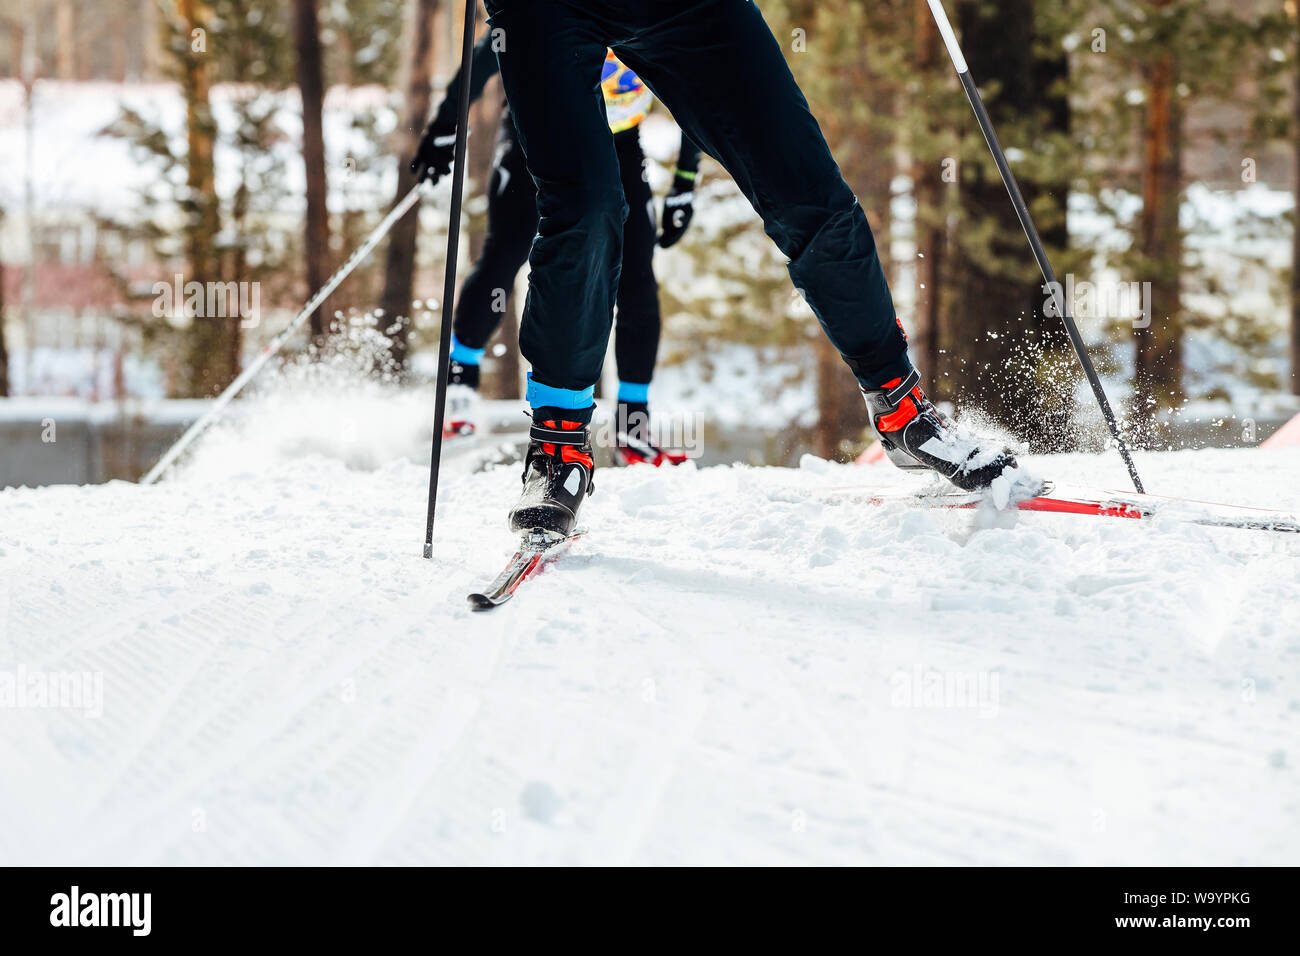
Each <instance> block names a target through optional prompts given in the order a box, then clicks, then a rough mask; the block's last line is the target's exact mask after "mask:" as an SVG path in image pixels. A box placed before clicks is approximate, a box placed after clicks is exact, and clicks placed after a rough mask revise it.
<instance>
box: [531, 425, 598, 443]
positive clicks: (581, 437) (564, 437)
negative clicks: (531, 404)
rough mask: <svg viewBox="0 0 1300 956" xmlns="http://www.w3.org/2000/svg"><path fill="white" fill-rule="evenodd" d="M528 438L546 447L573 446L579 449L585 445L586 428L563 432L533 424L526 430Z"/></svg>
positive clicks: (558, 429)
mask: <svg viewBox="0 0 1300 956" xmlns="http://www.w3.org/2000/svg"><path fill="white" fill-rule="evenodd" d="M528 437H529V438H531V439H532V440H533V441H539V442H542V443H543V444H547V445H573V446H575V447H578V448H581V447H582V446H583V445H585V444H587V427H586V426H585V425H584V426H583V427H582V428H574V429H572V430H570V431H565V430H563V429H560V428H547V427H546V426H545V425H539V424H538V423H537V422H534V423H533V425H532V427H531V428H530V429H529V430H528Z"/></svg>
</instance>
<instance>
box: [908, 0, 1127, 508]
mask: <svg viewBox="0 0 1300 956" xmlns="http://www.w3.org/2000/svg"><path fill="white" fill-rule="evenodd" d="M928 2H929V4H930V12H931V13H932V14H934V21H935V23H936V24H937V25H938V27H939V33H940V35H942V37H943V42H944V46H946V47H947V48H948V55H949V56H950V57H951V58H952V65H953V67H955V68H956V70H957V77H958V79H960V80H961V85H962V89H964V90H965V91H966V98H967V99H969V100H970V105H971V109H973V110H974V111H975V118H976V119H977V120H978V121H979V124H980V129H981V130H982V131H983V133H984V139H985V141H986V142H987V143H988V144H989V149H990V150H991V151H992V152H993V161H994V162H995V163H997V167H998V172H999V173H1001V174H1002V182H1003V184H1004V185H1005V186H1006V187H1007V193H1008V194H1009V195H1010V196H1011V204H1012V205H1013V206H1015V207H1016V215H1017V216H1019V217H1020V225H1021V227H1022V228H1023V229H1024V230H1025V236H1026V237H1027V238H1028V239H1029V245H1030V246H1031V247H1032V248H1033V250H1034V258H1035V259H1037V260H1038V268H1039V270H1040V271H1041V272H1042V273H1043V281H1044V282H1046V283H1047V288H1048V289H1050V290H1051V293H1052V301H1053V302H1054V303H1055V305H1056V312H1057V315H1059V316H1060V317H1061V322H1062V323H1063V324H1064V325H1065V331H1066V334H1067V335H1069V337H1070V344H1071V345H1073V346H1074V353H1075V355H1077V356H1078V357H1079V364H1080V365H1082V366H1083V374H1084V375H1086V376H1087V377H1088V383H1089V384H1090V385H1091V386H1092V394H1093V395H1095V396H1096V398H1097V404H1098V405H1100V406H1101V414H1102V416H1103V417H1104V418H1105V419H1106V424H1107V425H1109V426H1110V433H1111V434H1112V435H1113V436H1115V444H1116V445H1117V446H1118V448H1119V453H1120V456H1121V457H1122V458H1123V459H1124V464H1125V465H1126V466H1127V467H1128V474H1129V477H1130V478H1132V479H1133V487H1134V488H1136V489H1137V491H1138V493H1139V494H1142V493H1143V488H1142V479H1141V478H1139V477H1138V473H1137V466H1136V465H1135V464H1133V456H1132V455H1130V454H1129V450H1128V443H1127V442H1125V441H1124V436H1123V435H1121V434H1120V430H1119V422H1117V421H1116V420H1115V413H1114V412H1113V411H1112V410H1111V407H1110V401H1109V399H1107V398H1106V390H1105V388H1103V387H1102V384H1101V379H1100V378H1098V377H1097V370H1096V369H1095V368H1094V367H1093V365H1092V359H1091V358H1090V357H1089V355H1088V347H1087V346H1086V345H1085V344H1084V341H1083V336H1082V335H1080V334H1079V327H1078V326H1077V325H1076V324H1075V322H1074V316H1072V315H1071V314H1070V309H1069V305H1068V304H1067V303H1066V301H1065V297H1064V296H1063V295H1062V294H1061V286H1060V283H1059V282H1057V281H1056V270H1054V269H1053V268H1052V263H1051V260H1049V259H1048V258H1047V250H1046V249H1044V248H1043V240H1042V239H1040V238H1039V236H1038V229H1037V227H1035V226H1034V220H1033V218H1032V217H1031V216H1030V215H1029V207H1028V206H1027V205H1026V204H1025V197H1024V196H1023V195H1021V193H1020V185H1019V183H1017V182H1016V176H1015V173H1013V172H1012V171H1011V165H1010V163H1008V162H1007V154H1006V153H1005V152H1003V150H1002V144H1001V143H999V142H998V134H997V132H996V131H995V130H994V129H993V121H992V120H991V119H989V111H988V110H987V109H986V108H985V107H984V99H983V97H981V96H980V91H979V88H978V87H977V86H976V85H975V80H974V79H972V78H971V75H970V67H969V66H968V65H967V64H966V57H965V55H964V54H963V53H962V52H961V46H960V45H959V44H958V43H957V35H956V34H955V33H953V29H952V24H951V23H949V22H948V14H947V13H946V12H945V11H944V9H943V0H928Z"/></svg>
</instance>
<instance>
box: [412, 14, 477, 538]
mask: <svg viewBox="0 0 1300 956" xmlns="http://www.w3.org/2000/svg"><path fill="white" fill-rule="evenodd" d="M477 12H478V0H465V36H464V41H463V42H462V44H461V50H460V76H461V83H460V103H459V104H458V108H457V111H456V159H455V162H454V163H453V164H452V175H451V219H450V220H449V221H448V223H447V276H446V279H445V281H444V282H443V285H442V328H441V329H440V330H439V331H440V336H439V340H438V382H437V386H436V388H437V399H436V401H435V402H434V410H433V455H432V457H431V458H430V459H429V512H428V516H427V519H426V521H425V525H424V556H425V557H426V558H432V557H433V515H434V511H435V510H436V509H437V507H438V470H439V466H440V465H441V461H442V426H443V421H444V419H445V417H446V414H447V376H448V374H449V370H450V366H451V320H452V313H453V306H454V304H455V299H456V252H457V249H458V248H459V246H460V202H461V191H462V190H463V189H464V186H465V144H466V140H467V139H468V138H469V101H470V89H469V88H470V70H471V69H472V68H473V60H474V21H475V17H476V14H477Z"/></svg>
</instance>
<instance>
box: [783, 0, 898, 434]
mask: <svg viewBox="0 0 1300 956" xmlns="http://www.w3.org/2000/svg"><path fill="white" fill-rule="evenodd" d="M816 11H817V4H815V3H805V4H804V5H803V6H801V7H799V8H797V10H796V11H795V12H796V15H797V16H798V17H801V18H803V22H818V21H816V16H817V14H816ZM892 12H893V11H892V9H891V8H890V5H889V4H877V5H875V7H874V8H873V10H872V16H873V17H876V18H878V19H876V20H871V21H869V24H868V25H870V26H872V27H873V28H875V29H873V30H872V31H871V33H872V35H874V36H879V35H883V34H885V33H886V32H887V31H888V29H889V27H888V25H887V23H886V22H884V21H885V20H886V18H888V17H890V16H891V14H892ZM829 22H830V21H829V20H827V19H823V20H821V21H820V22H819V26H824V25H826V24H828V23H829ZM819 36H820V37H821V38H820V39H819V40H818V42H822V43H830V42H832V39H833V38H832V37H830V36H829V35H828V34H825V33H821V34H819ZM875 49H876V48H875V47H873V46H870V45H868V44H865V43H856V44H853V45H851V46H849V47H847V48H841V49H840V50H839V51H838V54H837V60H836V64H835V75H834V77H833V78H832V79H830V81H829V82H830V83H831V87H830V89H829V90H828V94H829V95H830V96H831V97H834V98H836V99H838V98H841V97H862V98H863V99H864V100H865V105H866V107H867V115H866V118H865V119H864V118H863V117H862V116H861V115H859V114H855V112H854V111H852V110H831V111H828V112H823V114H822V115H821V116H820V117H819V118H818V119H819V122H820V123H821V125H822V130H823V132H824V133H825V135H826V140H827V143H828V144H829V145H830V147H831V152H832V153H834V154H835V155H836V156H838V157H839V159H840V169H841V172H842V173H843V175H844V179H845V182H847V183H848V185H849V187H850V188H851V189H852V190H853V192H854V194H855V195H856V196H857V197H858V199H859V201H860V202H861V204H862V209H863V212H864V213H865V214H866V216H867V220H868V222H870V224H871V230H872V233H873V234H874V236H875V240H876V249H877V253H878V254H879V256H880V261H881V266H882V267H883V268H884V270H885V274H886V276H887V277H889V278H892V273H893V261H892V259H891V257H890V234H891V231H892V230H891V209H890V202H891V199H892V193H891V189H892V185H893V178H894V173H895V165H894V155H895V152H894V151H895V145H896V144H895V136H894V129H895V124H894V122H893V114H894V111H895V107H896V102H897V96H896V88H895V86H894V84H893V83H892V81H891V78H890V77H889V76H888V75H887V71H886V70H884V69H881V68H879V67H878V65H877V64H876V63H874V62H873V57H874V51H875ZM814 355H815V362H816V370H817V426H816V428H815V429H814V431H813V450H814V453H815V454H816V455H818V456H819V457H822V458H826V459H832V460H833V459H838V458H841V457H843V455H844V443H845V441H847V440H850V439H854V438H857V437H859V436H861V434H862V431H863V425H864V422H865V420H866V414H865V411H864V409H863V405H862V392H861V389H860V388H859V387H858V383H857V380H856V379H855V378H854V377H853V374H852V373H851V372H850V371H849V370H848V368H847V367H846V366H845V364H844V360H843V358H842V357H841V356H840V354H839V352H838V351H837V350H836V348H835V347H834V346H833V345H831V343H830V341H829V340H828V339H827V338H826V336H825V335H824V334H823V333H822V332H821V331H820V330H818V332H817V334H816V337H815V339H814Z"/></svg>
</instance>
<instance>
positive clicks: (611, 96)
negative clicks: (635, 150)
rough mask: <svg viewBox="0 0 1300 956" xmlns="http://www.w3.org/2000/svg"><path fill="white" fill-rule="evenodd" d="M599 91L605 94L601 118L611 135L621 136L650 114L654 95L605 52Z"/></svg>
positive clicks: (639, 79) (612, 53)
mask: <svg viewBox="0 0 1300 956" xmlns="http://www.w3.org/2000/svg"><path fill="white" fill-rule="evenodd" d="M600 89H601V92H603V93H604V94H605V118H606V119H607V120H608V121H609V128H610V131H611V132H614V133H621V132H623V130H625V129H631V128H632V127H633V126H636V125H637V124H638V123H640V122H641V121H642V120H643V119H645V116H646V113H648V112H650V104H651V102H652V101H653V100H654V95H653V94H652V93H651V92H650V89H649V88H648V87H647V86H646V85H645V84H644V83H642V82H641V77H639V76H637V75H636V74H635V73H633V72H632V71H631V70H629V69H628V68H627V67H626V66H624V65H623V64H622V63H621V62H619V59H618V57H616V56H614V51H613V50H606V51H605V66H604V69H602V70H601V74H600Z"/></svg>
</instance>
